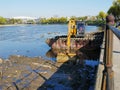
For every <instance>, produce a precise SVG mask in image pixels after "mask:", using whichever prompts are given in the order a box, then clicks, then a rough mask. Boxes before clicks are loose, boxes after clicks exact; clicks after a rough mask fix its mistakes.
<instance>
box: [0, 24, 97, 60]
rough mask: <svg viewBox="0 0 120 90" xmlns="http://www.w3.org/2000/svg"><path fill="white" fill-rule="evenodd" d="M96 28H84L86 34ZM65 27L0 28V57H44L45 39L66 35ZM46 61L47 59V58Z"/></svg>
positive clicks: (25, 26) (30, 26)
mask: <svg viewBox="0 0 120 90" xmlns="http://www.w3.org/2000/svg"><path fill="white" fill-rule="evenodd" d="M97 30H98V27H96V26H86V32H95V31H97ZM66 34H67V25H22V26H7V27H0V57H1V58H4V59H6V58H9V56H10V55H23V56H28V57H38V56H41V57H44V58H45V59H46V58H47V57H46V52H47V51H48V50H49V49H50V47H49V46H48V45H47V44H46V43H45V40H46V39H47V38H51V37H55V36H57V35H66ZM47 59H48V58H47Z"/></svg>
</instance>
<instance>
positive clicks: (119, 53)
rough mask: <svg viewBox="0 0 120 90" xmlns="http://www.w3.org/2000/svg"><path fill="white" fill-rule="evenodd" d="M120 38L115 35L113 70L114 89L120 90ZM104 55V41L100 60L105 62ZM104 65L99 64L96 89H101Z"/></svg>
mask: <svg viewBox="0 0 120 90" xmlns="http://www.w3.org/2000/svg"><path fill="white" fill-rule="evenodd" d="M119 46H120V40H119V39H118V38H117V37H116V36H115V35H113V52H112V54H113V59H112V60H113V68H112V69H113V71H114V90H120V60H119V59H120V47H119ZM103 57H104V41H103V45H102V48H101V55H100V61H101V62H103ZM103 70H104V66H103V65H102V64H99V67H98V71H97V77H96V78H97V79H96V87H95V90H101V85H102V76H103Z"/></svg>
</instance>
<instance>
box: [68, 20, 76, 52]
mask: <svg viewBox="0 0 120 90" xmlns="http://www.w3.org/2000/svg"><path fill="white" fill-rule="evenodd" d="M76 33H77V29H76V21H75V20H70V21H69V24H68V35H67V52H68V53H69V51H70V44H71V36H76Z"/></svg>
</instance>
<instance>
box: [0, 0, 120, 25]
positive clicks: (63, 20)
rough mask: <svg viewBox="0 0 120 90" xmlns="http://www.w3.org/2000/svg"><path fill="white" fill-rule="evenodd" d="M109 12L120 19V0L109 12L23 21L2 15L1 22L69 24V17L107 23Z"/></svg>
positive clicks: (93, 23) (91, 22)
mask: <svg viewBox="0 0 120 90" xmlns="http://www.w3.org/2000/svg"><path fill="white" fill-rule="evenodd" d="M107 14H113V15H114V16H115V20H116V21H118V20H120V0H114V1H113V4H112V6H111V7H110V8H109V10H108V12H107V13H105V12H103V11H100V12H99V13H98V15H97V16H90V17H89V16H83V17H76V16H71V17H70V18H68V17H51V18H40V19H39V20H37V21H34V20H27V21H26V22H23V20H21V19H13V18H12V19H6V18H4V17H0V24H67V23H68V20H69V19H75V20H80V21H85V22H86V23H87V24H89V25H103V24H105V17H106V15H107Z"/></svg>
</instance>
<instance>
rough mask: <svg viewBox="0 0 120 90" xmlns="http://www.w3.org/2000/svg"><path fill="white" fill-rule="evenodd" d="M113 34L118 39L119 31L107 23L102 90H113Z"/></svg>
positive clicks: (119, 36)
mask: <svg viewBox="0 0 120 90" xmlns="http://www.w3.org/2000/svg"><path fill="white" fill-rule="evenodd" d="M113 34H115V35H116V36H117V38H119V39H120V30H119V29H117V28H115V27H113V26H112V25H110V24H109V23H107V25H106V31H105V51H104V71H103V83H102V90H114V71H113V70H112V67H113V62H112V51H113Z"/></svg>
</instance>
